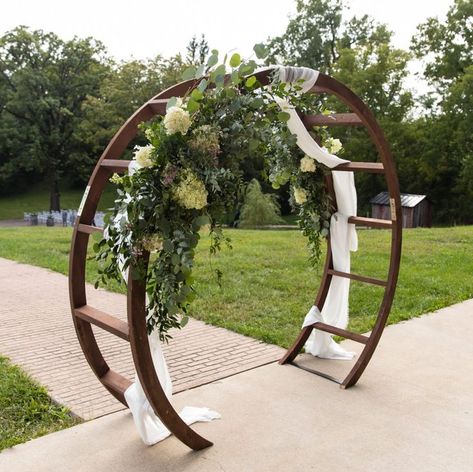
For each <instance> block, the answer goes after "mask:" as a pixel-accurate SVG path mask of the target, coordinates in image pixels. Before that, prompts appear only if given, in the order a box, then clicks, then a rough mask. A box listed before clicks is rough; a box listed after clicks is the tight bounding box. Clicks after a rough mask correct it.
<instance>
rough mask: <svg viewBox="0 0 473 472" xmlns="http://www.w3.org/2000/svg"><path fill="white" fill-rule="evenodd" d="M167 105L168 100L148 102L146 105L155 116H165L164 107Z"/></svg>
mask: <svg viewBox="0 0 473 472" xmlns="http://www.w3.org/2000/svg"><path fill="white" fill-rule="evenodd" d="M167 104H168V100H167V99H166V100H150V101H149V102H148V105H149V106H150V107H151V109H152V110H153V112H154V113H156V115H165V114H166V106H167Z"/></svg>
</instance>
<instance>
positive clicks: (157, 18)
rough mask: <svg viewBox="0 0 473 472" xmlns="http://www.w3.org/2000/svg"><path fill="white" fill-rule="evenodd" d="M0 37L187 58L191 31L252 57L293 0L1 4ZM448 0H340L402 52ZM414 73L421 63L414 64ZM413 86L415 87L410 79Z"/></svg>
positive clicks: (282, 22)
mask: <svg viewBox="0 0 473 472" xmlns="http://www.w3.org/2000/svg"><path fill="white" fill-rule="evenodd" d="M0 2H1V3H0V34H1V35H3V34H4V33H5V32H6V31H9V30H11V29H13V28H15V27H16V26H18V25H26V26H30V27H31V28H34V29H42V30H44V31H53V32H55V33H56V34H58V35H59V36H60V37H61V38H63V39H70V38H72V37H74V36H78V37H87V36H92V37H94V38H96V39H99V40H101V41H102V42H103V43H104V44H105V45H106V47H107V49H108V51H109V53H110V54H111V55H112V56H114V57H116V58H117V59H124V60H126V59H130V58H132V57H133V58H137V59H145V58H149V57H154V56H155V55H157V54H161V55H163V56H171V55H174V54H176V53H178V52H181V53H185V49H186V45H187V43H188V42H189V40H190V39H191V38H192V36H193V35H194V34H196V35H200V34H202V33H205V35H206V37H207V40H208V42H209V45H210V47H211V48H216V49H218V50H219V51H221V52H230V51H238V52H240V53H241V54H242V55H245V56H248V55H250V54H251V51H252V47H253V45H254V44H256V43H258V42H262V41H265V40H266V39H267V38H268V37H270V36H275V35H279V34H282V33H283V32H284V30H285V27H286V25H287V23H288V18H289V17H290V16H291V15H294V14H295V11H296V6H295V5H296V2H295V0H238V2H235V1H223V0H172V1H169V0H166V1H162V0H154V1H152V0H139V1H137V2H136V3H135V2H133V1H132V0H81V1H67V0H41V1H40V0H13V1H7V0H0ZM452 3H453V0H395V1H393V0H346V4H347V5H348V6H349V8H350V12H351V14H353V15H358V16H359V15H363V14H365V13H367V14H369V15H371V16H373V17H374V18H375V19H376V20H378V21H380V22H382V23H387V24H388V26H389V28H390V29H391V30H392V31H394V38H393V41H394V44H395V45H396V46H397V47H402V48H408V47H409V43H410V39H411V37H412V35H413V34H414V33H415V31H416V26H417V25H418V24H419V23H421V22H423V21H425V19H426V18H427V17H431V16H437V17H439V18H443V17H444V16H445V14H446V12H447V10H448V8H449V6H450V5H451V4H452ZM411 69H412V70H413V71H415V70H418V69H419V66H418V65H416V64H413V65H412V66H411ZM411 82H412V83H414V81H412V79H411Z"/></svg>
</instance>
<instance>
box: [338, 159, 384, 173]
mask: <svg viewBox="0 0 473 472" xmlns="http://www.w3.org/2000/svg"><path fill="white" fill-rule="evenodd" d="M333 170H341V171H346V172H369V173H371V174H382V173H383V172H384V166H383V164H382V163H381V162H347V163H346V164H340V165H338V166H337V167H333V168H332V171H333Z"/></svg>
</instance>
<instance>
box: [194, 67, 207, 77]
mask: <svg viewBox="0 0 473 472" xmlns="http://www.w3.org/2000/svg"><path fill="white" fill-rule="evenodd" d="M204 74H205V64H201V65H200V66H199V67H197V69H196V71H195V75H194V77H195V78H196V79H200V78H201V77H202V76H203V75H204Z"/></svg>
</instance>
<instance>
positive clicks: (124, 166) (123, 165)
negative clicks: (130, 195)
mask: <svg viewBox="0 0 473 472" xmlns="http://www.w3.org/2000/svg"><path fill="white" fill-rule="evenodd" d="M130 162H131V161H126V160H121V159H104V160H103V161H102V162H101V163H100V167H103V168H105V169H107V170H110V172H126V171H127V170H128V166H129V165H130Z"/></svg>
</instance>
